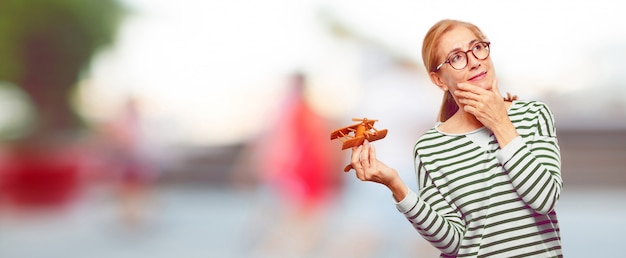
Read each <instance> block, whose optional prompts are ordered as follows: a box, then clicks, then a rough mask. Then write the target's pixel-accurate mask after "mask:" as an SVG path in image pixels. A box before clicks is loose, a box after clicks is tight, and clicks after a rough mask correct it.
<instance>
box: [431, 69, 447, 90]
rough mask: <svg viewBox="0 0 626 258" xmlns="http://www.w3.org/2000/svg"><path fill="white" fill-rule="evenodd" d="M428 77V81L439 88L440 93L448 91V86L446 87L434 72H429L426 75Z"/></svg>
mask: <svg viewBox="0 0 626 258" xmlns="http://www.w3.org/2000/svg"><path fill="white" fill-rule="evenodd" d="M428 76H429V77H430V81H431V82H433V83H434V84H435V85H437V87H439V88H440V89H441V90H442V91H448V89H449V87H448V85H446V83H445V82H444V80H443V79H442V78H441V76H440V75H439V74H437V73H436V72H430V73H428Z"/></svg>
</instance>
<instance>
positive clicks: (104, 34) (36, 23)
mask: <svg viewBox="0 0 626 258" xmlns="http://www.w3.org/2000/svg"><path fill="white" fill-rule="evenodd" d="M121 15H122V8H121V6H120V5H119V4H118V3H117V1H115V0H1V1H0V39H1V40H0V57H1V58H0V80H7V81H12V82H16V81H18V80H19V78H20V77H21V76H23V74H24V73H25V70H26V69H28V67H27V66H28V63H27V58H28V57H27V56H26V55H28V53H29V51H33V49H25V48H28V47H30V45H28V44H25V41H27V40H29V39H32V38H33V37H39V38H42V39H44V40H49V41H51V42H52V43H51V44H58V46H52V47H62V48H64V49H66V50H68V51H67V53H65V56H66V57H67V58H68V59H72V58H74V59H76V60H74V61H72V60H68V61H69V62H76V61H78V62H84V63H85V64H83V65H87V63H88V61H89V60H90V58H91V57H92V56H93V54H95V52H96V51H98V50H99V49H100V48H102V47H104V46H107V45H108V44H110V43H112V42H113V40H114V36H115V32H116V29H117V27H118V23H119V21H120V18H121ZM80 59H83V60H80Z"/></svg>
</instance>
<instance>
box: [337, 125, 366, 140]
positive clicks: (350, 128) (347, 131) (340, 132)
mask: <svg viewBox="0 0 626 258" xmlns="http://www.w3.org/2000/svg"><path fill="white" fill-rule="evenodd" d="M357 126H359V124H354V125H351V126H346V127H343V128H339V129H337V130H335V131H333V132H332V133H330V139H331V140H333V139H337V138H339V137H343V136H344V135H348V134H350V132H352V131H354V130H356V127H357Z"/></svg>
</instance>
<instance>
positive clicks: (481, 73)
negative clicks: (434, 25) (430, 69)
mask: <svg viewBox="0 0 626 258" xmlns="http://www.w3.org/2000/svg"><path fill="white" fill-rule="evenodd" d="M481 41H482V40H481V39H480V38H478V37H477V36H476V35H475V34H474V33H473V32H472V31H471V30H470V29H468V28H465V27H462V26H457V27H455V28H453V29H452V30H450V31H448V32H446V33H445V34H443V35H442V37H441V39H440V41H439V50H438V51H439V52H438V53H437V56H438V57H439V59H438V60H437V61H438V63H443V62H445V61H446V60H447V59H448V57H449V56H450V55H451V54H453V53H456V52H458V51H463V52H465V51H467V50H469V49H470V48H472V47H474V46H475V44H476V43H478V42H481ZM438 75H439V76H438V78H436V79H435V80H436V81H435V84H437V85H438V86H439V87H440V88H442V89H444V90H445V89H448V90H450V91H452V92H453V91H454V90H456V89H457V85H458V84H459V83H471V84H474V85H476V86H479V87H481V88H483V89H486V90H490V89H491V87H492V83H493V80H494V79H495V70H494V68H493V63H492V62H491V57H487V58H486V59H484V60H479V59H477V58H476V57H475V56H474V55H473V54H472V52H471V51H470V52H467V65H466V66H465V68H463V69H461V70H456V69H454V68H452V66H451V65H450V64H448V63H446V64H444V65H443V66H441V68H440V69H439V73H438Z"/></svg>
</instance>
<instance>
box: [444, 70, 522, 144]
mask: <svg viewBox="0 0 626 258" xmlns="http://www.w3.org/2000/svg"><path fill="white" fill-rule="evenodd" d="M454 95H456V97H457V100H458V101H459V103H460V104H461V105H462V108H463V110H464V111H465V112H467V113H470V114H472V115H474V117H476V119H477V120H478V121H479V122H481V123H482V124H483V125H484V126H485V127H487V128H488V129H489V130H491V131H492V132H493V133H494V134H495V135H496V138H497V139H498V142H499V143H500V146H501V147H504V146H505V145H506V144H508V143H509V142H510V141H511V140H512V139H513V138H515V137H516V136H517V131H516V130H515V126H513V123H511V120H510V119H509V115H508V111H507V106H506V105H505V102H504V98H503V97H502V95H501V94H500V90H499V89H498V84H497V81H496V80H493V84H492V87H491V90H486V89H483V88H481V87H478V86H476V85H473V84H470V83H459V85H458V89H457V90H456V91H454Z"/></svg>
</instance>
